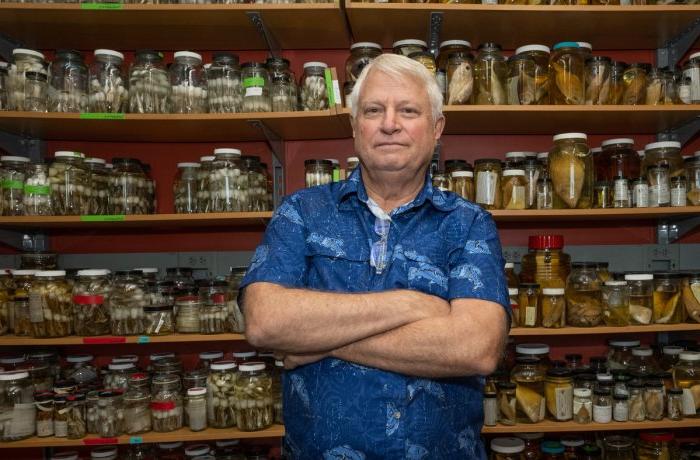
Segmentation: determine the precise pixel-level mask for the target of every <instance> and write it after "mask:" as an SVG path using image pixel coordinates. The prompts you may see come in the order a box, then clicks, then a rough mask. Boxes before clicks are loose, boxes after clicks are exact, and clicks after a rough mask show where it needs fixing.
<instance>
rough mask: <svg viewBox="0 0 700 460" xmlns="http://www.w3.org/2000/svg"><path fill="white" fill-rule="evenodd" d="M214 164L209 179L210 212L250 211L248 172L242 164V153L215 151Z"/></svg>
mask: <svg viewBox="0 0 700 460" xmlns="http://www.w3.org/2000/svg"><path fill="white" fill-rule="evenodd" d="M214 157H215V158H214V163H213V166H212V170H211V176H210V177H209V196H210V200H211V206H210V212H231V211H247V210H248V202H249V197H248V171H247V170H246V169H245V167H244V165H243V164H242V163H241V151H240V150H238V149H230V148H220V149H216V150H214Z"/></svg>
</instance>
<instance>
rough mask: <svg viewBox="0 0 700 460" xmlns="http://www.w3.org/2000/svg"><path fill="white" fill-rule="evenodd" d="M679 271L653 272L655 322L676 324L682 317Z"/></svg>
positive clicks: (681, 276)
mask: <svg viewBox="0 0 700 460" xmlns="http://www.w3.org/2000/svg"><path fill="white" fill-rule="evenodd" d="M682 281H683V275H681V274H680V273H655V274H654V314H653V320H654V323H655V324H678V323H680V322H682V321H683V319H684V312H683V302H682V301H681V290H682V287H681V284H682Z"/></svg>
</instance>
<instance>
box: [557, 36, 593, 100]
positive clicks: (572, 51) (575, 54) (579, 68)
mask: <svg viewBox="0 0 700 460" xmlns="http://www.w3.org/2000/svg"><path fill="white" fill-rule="evenodd" d="M584 59H585V58H584V56H583V54H581V52H580V50H579V45H578V43H576V42H560V43H557V44H556V45H554V48H553V52H552V54H551V56H550V59H549V81H550V82H551V84H550V88H549V100H550V103H551V104H556V105H579V104H583V103H584V102H585V96H586V94H585V87H584V86H585V81H586V67H585V61H584Z"/></svg>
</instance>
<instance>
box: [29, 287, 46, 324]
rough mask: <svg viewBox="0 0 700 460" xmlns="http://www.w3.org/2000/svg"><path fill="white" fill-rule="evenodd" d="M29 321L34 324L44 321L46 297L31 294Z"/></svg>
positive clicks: (36, 293)
mask: <svg viewBox="0 0 700 460" xmlns="http://www.w3.org/2000/svg"><path fill="white" fill-rule="evenodd" d="M29 321H31V322H32V323H41V322H43V321H44V296H42V295H41V293H39V292H30V293H29Z"/></svg>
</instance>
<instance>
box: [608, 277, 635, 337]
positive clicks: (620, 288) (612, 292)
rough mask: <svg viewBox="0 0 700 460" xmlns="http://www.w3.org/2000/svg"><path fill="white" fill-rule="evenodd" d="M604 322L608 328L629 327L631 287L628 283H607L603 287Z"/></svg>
mask: <svg viewBox="0 0 700 460" xmlns="http://www.w3.org/2000/svg"><path fill="white" fill-rule="evenodd" d="M602 292H603V322H604V323H605V325H606V326H618V327H619V326H627V325H629V323H630V308H629V287H628V286H627V281H606V282H605V284H604V285H603V289H602Z"/></svg>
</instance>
